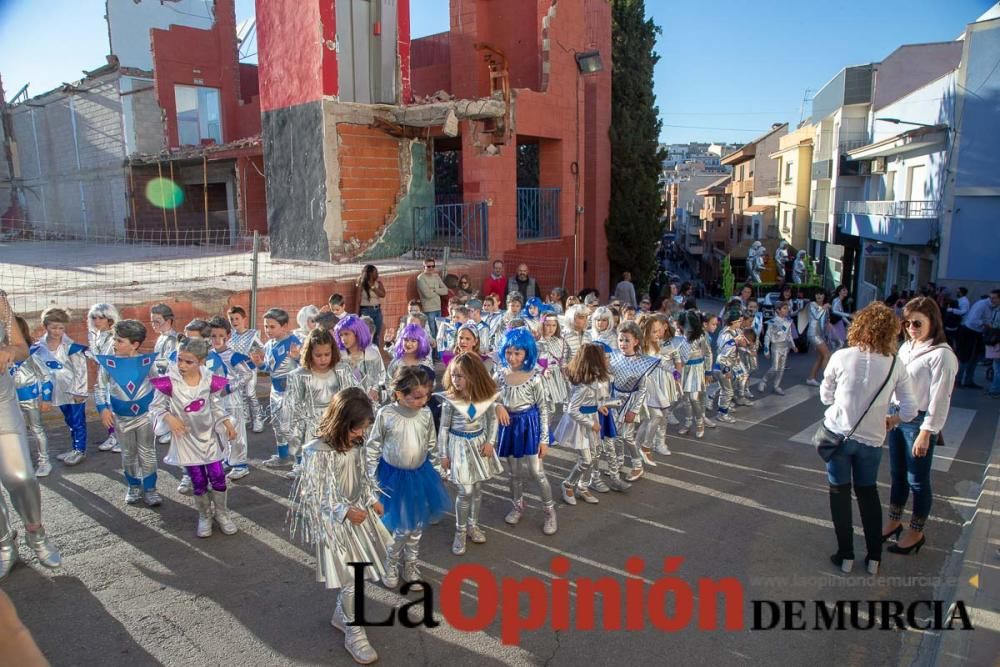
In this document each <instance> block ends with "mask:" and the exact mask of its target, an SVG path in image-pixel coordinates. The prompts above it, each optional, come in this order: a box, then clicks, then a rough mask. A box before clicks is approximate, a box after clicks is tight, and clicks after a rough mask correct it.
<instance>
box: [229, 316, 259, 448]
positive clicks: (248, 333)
mask: <svg viewBox="0 0 1000 667" xmlns="http://www.w3.org/2000/svg"><path fill="white" fill-rule="evenodd" d="M226 317H227V318H228V319H229V324H231V325H232V327H233V332H232V334H231V335H230V338H229V347H231V348H233V350H234V351H236V352H239V353H240V354H242V355H243V356H245V357H248V358H251V359H252V358H253V356H254V355H255V354H258V353H259V352H261V351H262V350H263V349H264V343H262V342H261V340H260V334H258V333H257V330H256V329H251V328H250V320H249V319H248V318H247V311H245V310H244V309H243V308H242V307H240V306H232V307H230V309H229V310H227V311H226ZM250 363H251V364H252V365H251V366H250V368H251V369H252V370H253V371H254V377H253V382H251V383H250V384H248V385H246V386H245V387H244V398H245V402H246V405H247V410H248V412H249V414H248V417H249V418H250V420H251V429H252V430H253V432H254V433H263V432H264V411H263V408H262V407H261V404H260V400H259V399H258V398H257V366H256V364H254V363H253V362H252V361H251V362H250Z"/></svg>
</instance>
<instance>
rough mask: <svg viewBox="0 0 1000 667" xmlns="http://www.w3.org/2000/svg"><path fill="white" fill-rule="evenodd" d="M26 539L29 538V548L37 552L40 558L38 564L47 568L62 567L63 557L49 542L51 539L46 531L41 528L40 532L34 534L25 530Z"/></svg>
mask: <svg viewBox="0 0 1000 667" xmlns="http://www.w3.org/2000/svg"><path fill="white" fill-rule="evenodd" d="M24 532H25V537H26V538H28V546H29V547H31V550H32V551H34V552H35V555H36V556H38V562H39V563H41V564H42V565H44V566H45V567H61V566H62V556H60V555H59V552H58V551H56V548H55V547H54V546H52V544H51V543H50V542H49V538H48V537H47V536H46V535H45V529H44V528H42V527H41V526H39V527H38V530H36V531H34V532H32V531H30V530H25V531H24Z"/></svg>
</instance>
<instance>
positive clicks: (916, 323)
mask: <svg viewBox="0 0 1000 667" xmlns="http://www.w3.org/2000/svg"><path fill="white" fill-rule="evenodd" d="M923 326H924V323H923V322H921V321H920V320H903V328H904V329H909V328H910V327H912V328H914V329H922V328H923Z"/></svg>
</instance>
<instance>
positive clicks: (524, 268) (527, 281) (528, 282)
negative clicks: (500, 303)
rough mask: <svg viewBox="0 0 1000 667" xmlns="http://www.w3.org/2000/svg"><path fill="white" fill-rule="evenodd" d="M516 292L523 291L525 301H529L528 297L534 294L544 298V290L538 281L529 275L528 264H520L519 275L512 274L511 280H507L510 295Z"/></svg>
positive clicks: (522, 295)
mask: <svg viewBox="0 0 1000 667" xmlns="http://www.w3.org/2000/svg"><path fill="white" fill-rule="evenodd" d="M514 292H520V293H521V297H522V299H523V301H524V303H527V302H528V299H530V298H531V297H533V296H537V297H538V298H539V299H541V298H542V290H541V288H539V287H538V283H537V282H536V281H535V279H534V278H532V277H531V276H529V275H528V265H527V264H519V265H518V267H517V275H515V276H511V278H510V280H508V281H507V294H508V296H509V295H511V294H513V293H514Z"/></svg>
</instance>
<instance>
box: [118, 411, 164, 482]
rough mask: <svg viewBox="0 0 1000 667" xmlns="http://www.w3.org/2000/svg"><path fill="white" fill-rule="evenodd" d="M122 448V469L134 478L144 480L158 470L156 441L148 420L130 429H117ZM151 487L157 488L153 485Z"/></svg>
mask: <svg viewBox="0 0 1000 667" xmlns="http://www.w3.org/2000/svg"><path fill="white" fill-rule="evenodd" d="M115 433H116V434H117V435H116V437H117V438H118V444H119V445H120V446H121V448H122V470H123V471H124V472H125V475H126V476H128V477H131V478H132V479H133V480H139V481H144V480H146V478H148V477H149V476H150V475H152V474H154V473H155V472H156V441H155V438H154V437H153V425H152V424H151V423H149V421H148V420H147V421H146V423H144V424H142V425H141V426H137V427H136V428H134V429H131V430H129V431H122V430H117V431H115ZM150 488H155V485H153V486H152V487H150Z"/></svg>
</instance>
